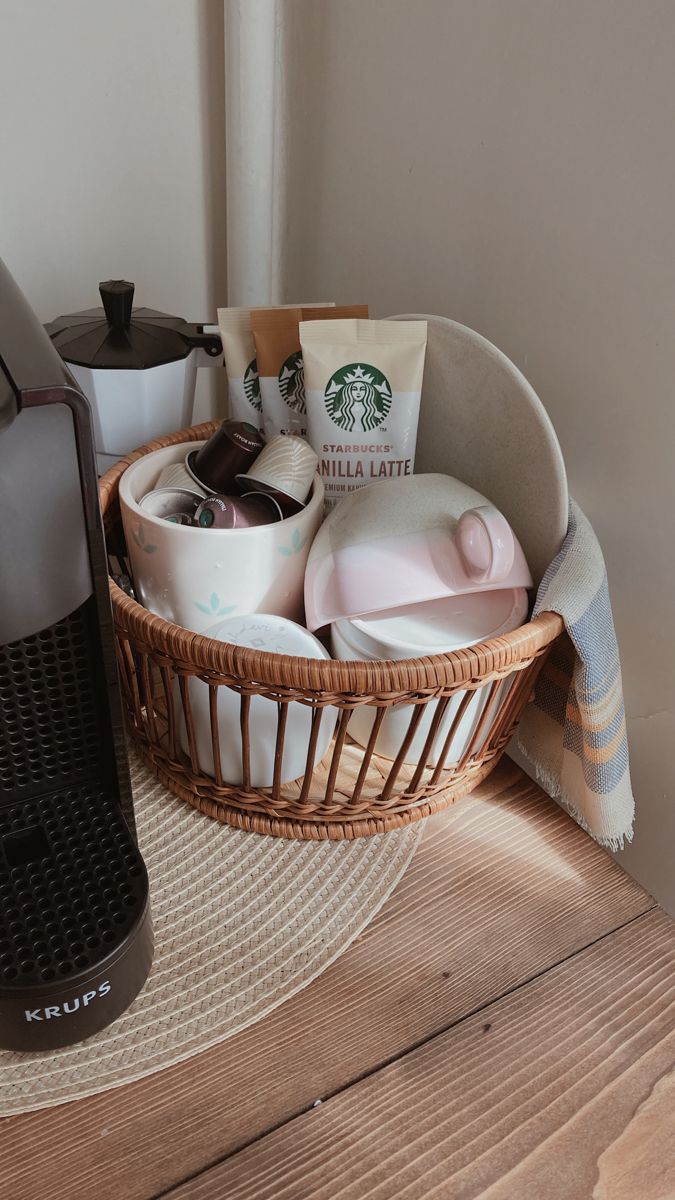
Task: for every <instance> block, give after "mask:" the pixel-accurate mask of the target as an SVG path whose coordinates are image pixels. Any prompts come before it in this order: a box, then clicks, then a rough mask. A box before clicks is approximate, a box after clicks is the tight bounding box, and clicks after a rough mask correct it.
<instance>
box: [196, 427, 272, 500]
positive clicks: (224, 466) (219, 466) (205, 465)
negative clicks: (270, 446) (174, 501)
mask: <svg viewBox="0 0 675 1200" xmlns="http://www.w3.org/2000/svg"><path fill="white" fill-rule="evenodd" d="M263 446H264V441H263V438H262V435H261V434H260V433H259V432H258V430H257V429H256V428H255V426H254V425H249V424H248V422H247V421H223V423H222V425H220V426H219V427H218V429H217V430H216V432H215V433H214V434H212V436H211V437H210V438H209V440H208V442H205V443H204V445H203V446H202V447H201V448H200V449H199V450H190V451H189V452H188V454H187V456H186V459H185V466H186V467H187V470H188V471H189V473H190V475H191V476H192V478H193V479H194V480H195V482H196V483H198V484H199V485H200V486H201V487H202V488H204V490H205V491H207V492H210V493H211V495H227V494H229V493H230V492H232V491H234V487H235V479H236V477H237V475H239V474H241V473H242V472H244V471H247V470H248V468H249V467H250V466H251V465H252V464H253V463H254V462H255V460H256V458H257V457H258V455H259V454H260V451H261V450H262V448H263Z"/></svg>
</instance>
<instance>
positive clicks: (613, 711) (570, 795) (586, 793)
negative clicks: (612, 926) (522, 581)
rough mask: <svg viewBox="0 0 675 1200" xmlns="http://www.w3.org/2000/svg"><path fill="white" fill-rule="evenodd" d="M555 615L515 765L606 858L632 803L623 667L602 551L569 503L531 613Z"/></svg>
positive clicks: (629, 822)
mask: <svg viewBox="0 0 675 1200" xmlns="http://www.w3.org/2000/svg"><path fill="white" fill-rule="evenodd" d="M546 611H549V612H551V611H552V612H557V613H559V614H560V616H561V617H562V618H563V620H564V622H565V629H566V633H565V634H563V636H562V638H560V639H559V641H558V642H557V643H556V645H555V646H554V647H553V650H552V652H551V654H550V655H549V657H548V659H547V661H546V663H545V665H544V668H543V670H542V672H541V674H540V675H539V679H538V681H537V684H536V688H535V695H534V701H533V703H532V704H530V705H528V707H527V708H526V710H525V712H524V714H523V717H522V719H521V722H520V725H519V726H518V729H517V730H516V734H515V739H514V741H515V748H516V750H517V752H518V755H517V756H518V757H519V758H520V761H521V762H523V764H524V765H525V767H526V768H530V769H531V773H533V774H534V776H535V778H536V779H537V781H538V782H539V783H540V784H541V786H542V787H543V788H544V790H545V791H546V792H548V794H549V795H550V796H552V797H553V798H554V799H555V800H557V801H558V803H559V804H561V805H562V806H563V807H564V808H565V809H567V811H568V812H569V813H570V815H571V816H572V817H574V819H575V820H576V821H578V823H579V824H580V825H581V826H582V827H583V828H584V829H586V830H587V831H588V833H590V834H591V836H592V837H594V838H595V840H596V841H597V842H600V844H601V845H602V846H607V847H609V848H610V849H612V850H618V849H620V848H621V847H622V846H623V844H624V842H625V841H630V840H631V838H632V836H633V816H634V802H633V793H632V790H631V782H630V771H629V764H628V742H627V740H626V720H625V713H624V706H623V689H622V686H621V664H620V662H619V649H618V646H617V641H616V634H615V632H614V621H613V619H612V607H611V604H610V599H609V591H608V587H607V573H606V570H605V562H604V559H603V557H602V550H601V549H600V546H599V544H598V540H597V538H596V536H595V533H594V532H593V529H592V527H591V525H590V523H589V521H588V520H587V519H586V517H585V516H584V514H583V513H582V511H581V509H580V508H579V506H578V505H577V504H575V502H574V501H573V500H571V501H570V519H569V526H568V530H567V536H566V538H565V540H564V542H563V545H562V548H561V550H560V553H559V554H558V556H557V557H556V558H555V559H554V560H553V562H552V563H551V565H550V567H549V568H548V570H547V572H546V574H545V575H544V578H543V579H542V581H541V584H540V586H539V591H538V592H537V599H536V602H535V606H534V613H535V615H536V613H538V612H546Z"/></svg>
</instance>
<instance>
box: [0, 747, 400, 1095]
mask: <svg viewBox="0 0 675 1200" xmlns="http://www.w3.org/2000/svg"><path fill="white" fill-rule="evenodd" d="M131 767H132V784H133V790H134V803H135V810H136V821H137V825H138V836H139V842H140V846H141V850H142V852H143V855H144V857H145V861H146V864H147V867H148V872H149V874H150V890H151V897H152V910H153V922H154V929H155V958H154V963H153V967H152V971H151V974H150V978H149V979H148V982H147V983H146V985H145V987H144V989H143V991H142V992H141V994H140V995H139V996H138V997H137V999H136V1000H135V1001H134V1003H133V1004H132V1006H131V1008H129V1009H128V1010H127V1012H126V1013H124V1015H123V1016H121V1017H120V1018H119V1020H117V1021H116V1022H114V1024H113V1025H111V1026H109V1027H108V1028H107V1029H104V1030H102V1031H101V1033H99V1034H96V1036H95V1037H92V1038H90V1039H89V1040H88V1041H86V1042H81V1043H80V1044H79V1045H76V1046H65V1047H63V1048H62V1049H61V1050H55V1051H52V1052H51V1053H45V1054H16V1053H12V1052H10V1051H6V1050H2V1051H0V1115H1V1116H9V1115H11V1114H12V1113H19V1112H27V1111H29V1110H33V1109H37V1108H47V1107H50V1106H52V1105H55V1104H63V1103H65V1102H66V1101H68V1100H77V1099H80V1098H81V1097H83V1096H91V1095H94V1094H95V1093H96V1092H103V1091H106V1090H107V1089H109V1088H114V1087H120V1086H121V1085H122V1084H125V1083H131V1082H132V1081H133V1080H135V1079H141V1078H142V1077H143V1076H145V1075H150V1074H152V1073H153V1072H154V1071H160V1070H162V1068H164V1067H168V1066H171V1065H172V1064H173V1063H177V1062H180V1061H182V1060H183V1059H186V1058H189V1057H191V1056H192V1055H194V1054H199V1053H201V1051H202V1050H206V1049H207V1048H208V1047H209V1046H213V1045H215V1044H216V1043H217V1042H222V1041H224V1040H225V1038H228V1037H231V1036H232V1035H233V1034H234V1033H238V1032H239V1031H240V1030H242V1029H245V1028H246V1027H247V1026H248V1025H252V1024H253V1023H254V1022H255V1021H258V1020H259V1019H260V1018H261V1017H263V1016H264V1015H265V1014H266V1013H268V1012H270V1011H271V1010H272V1009H273V1008H276V1007H277V1006H278V1005H279V1004H281V1003H283V1001H284V1000H288V998H289V997H290V996H292V995H294V994H295V992H298V991H300V989H301V988H303V987H305V985H306V984H308V983H309V982H310V981H311V980H312V979H315V978H316V976H317V975H320V974H321V972H322V971H323V970H325V968H326V967H327V966H328V965H329V964H330V963H331V962H333V961H334V959H336V958H337V957H338V956H339V955H340V954H342V952H343V951H344V950H346V949H347V947H348V946H349V944H350V942H352V941H353V939H354V938H355V937H356V936H357V934H359V933H360V932H361V931H362V930H363V929H364V928H365V926H366V925H367V924H368V922H369V921H370V920H372V918H373V917H374V915H375V913H376V912H377V911H378V909H379V908H381V906H382V904H383V903H384V901H385V900H386V899H387V897H388V896H389V895H390V894H391V892H392V891H393V889H394V888H395V887H396V884H397V883H398V881H399V879H400V878H401V876H402V875H403V872H404V871H405V869H406V867H407V866H408V863H409V862H410V860H411V858H412V856H413V854H414V851H415V847H416V845H417V842H418V840H419V838H420V835H421V831H422V824H417V825H411V826H409V827H408V828H405V829H400V830H395V831H394V832H392V833H385V834H379V835H378V836H376V837H371V838H363V839H360V840H356V841H343V842H295V841H283V840H280V839H279V838H274V837H259V836H258V835H257V834H253V833H244V832H242V831H241V830H237V829H232V828H230V827H229V826H226V825H219V824H217V823H216V822H214V821H211V820H209V818H208V817H205V816H203V815H202V814H201V813H198V812H196V811H195V810H194V809H192V808H190V807H189V806H188V805H186V804H185V803H183V802H182V801H180V800H177V799H176V797H175V796H173V795H172V794H171V793H170V792H168V791H167V790H166V788H165V787H164V785H163V784H161V783H160V782H159V781H158V780H157V778H156V777H155V776H154V775H153V774H152V773H151V772H150V770H149V769H148V768H147V767H146V766H145V765H144V764H143V763H142V762H141V760H140V759H139V758H138V757H137V756H136V755H135V754H134V755H132V758H131Z"/></svg>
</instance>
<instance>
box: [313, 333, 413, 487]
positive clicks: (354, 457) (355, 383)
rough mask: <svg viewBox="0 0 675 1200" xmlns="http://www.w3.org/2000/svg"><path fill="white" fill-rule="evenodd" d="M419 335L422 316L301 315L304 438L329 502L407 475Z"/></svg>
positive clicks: (411, 442) (411, 455) (411, 441)
mask: <svg viewBox="0 0 675 1200" xmlns="http://www.w3.org/2000/svg"><path fill="white" fill-rule="evenodd" d="M426 343H427V323H426V321H359V320H342V321H302V322H301V324H300V345H301V347H302V357H303V363H304V371H305V402H306V405H307V440H308V441H309V443H310V445H311V446H312V447H313V449H314V450H315V452H316V453H317V454H318V456H319V471H320V473H321V476H322V478H323V482H324V486H325V489H326V501H327V505H328V507H331V506H332V505H334V504H336V503H337V501H338V500H340V499H341V498H342V496H344V495H345V493H346V492H351V491H353V490H354V489H355V488H359V487H363V486H364V485H365V484H367V483H373V482H374V481H375V480H376V479H391V478H395V477H397V476H399V475H412V473H413V469H414V465H415V443H416V441H417V420H418V417H419V408H420V396H421V392H422V375H423V373H424V354H425V350H426Z"/></svg>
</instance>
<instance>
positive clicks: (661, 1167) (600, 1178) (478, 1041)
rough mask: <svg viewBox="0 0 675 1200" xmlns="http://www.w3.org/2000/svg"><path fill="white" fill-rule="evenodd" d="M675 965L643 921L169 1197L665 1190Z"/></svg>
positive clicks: (660, 929) (610, 1195) (674, 940)
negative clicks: (674, 967)
mask: <svg viewBox="0 0 675 1200" xmlns="http://www.w3.org/2000/svg"><path fill="white" fill-rule="evenodd" d="M674 964H675V924H674V923H673V922H672V921H671V920H670V918H668V917H666V916H665V915H664V914H663V913H660V912H654V913H650V914H649V915H647V916H644V917H641V918H639V919H638V920H637V921H636V922H634V923H632V924H631V925H628V926H626V927H625V928H624V929H622V930H620V931H619V932H616V933H614V934H611V935H610V936H609V937H607V938H605V939H603V940H602V941H601V942H598V943H596V944H595V945H594V946H592V947H590V948H589V949H588V950H586V951H583V952H582V953H581V954H579V955H578V956H575V957H574V958H572V959H570V960H568V962H566V963H563V964H561V965H560V966H559V967H557V968H553V969H552V970H551V971H549V972H547V974H546V975H545V976H543V977H542V978H540V979H538V980H536V981H535V982H533V983H530V984H528V985H526V986H525V987H524V988H522V989H519V990H518V991H517V992H516V993H514V994H511V995H510V996H507V997H505V998H503V999H502V1000H499V1001H497V1002H496V1003H495V1004H493V1005H491V1006H490V1007H489V1008H487V1009H485V1010H484V1011H483V1012H482V1013H480V1014H477V1015H475V1016H472V1017H469V1018H467V1019H466V1020H465V1021H463V1022H462V1023H461V1024H460V1025H459V1026H456V1027H455V1028H454V1029H452V1030H450V1031H448V1032H447V1033H444V1034H440V1035H439V1036H438V1037H436V1038H434V1039H433V1040H432V1041H431V1042H428V1043H427V1044H426V1045H425V1046H423V1047H421V1048H420V1049H418V1050H416V1051H413V1052H411V1053H410V1054H408V1055H406V1056H405V1057H403V1058H402V1059H400V1060H399V1061H398V1062H396V1063H394V1064H392V1065H391V1066H389V1067H387V1068H385V1069H384V1070H382V1071H379V1072H377V1073H376V1074H375V1075H374V1076H371V1077H370V1078H369V1079H366V1080H363V1081H362V1082H361V1083H358V1084H355V1085H354V1086H353V1087H350V1088H349V1089H347V1090H346V1091H344V1092H342V1093H341V1094H340V1095H339V1096H336V1097H335V1098H334V1099H333V1100H331V1101H329V1102H328V1103H326V1104H323V1105H321V1107H320V1108H317V1109H315V1110H313V1111H312V1112H310V1113H306V1114H304V1115H303V1116H301V1117H298V1118H297V1119H296V1120H294V1121H291V1122H289V1123H288V1124H287V1125H285V1126H284V1127H283V1128H281V1129H279V1130H278V1131H277V1132H275V1133H272V1134H270V1135H269V1136H267V1137H266V1138H264V1139H263V1140H262V1141H259V1142H257V1143H256V1144H255V1145H253V1146H249V1147H248V1148H247V1149H245V1150H243V1151H241V1152H240V1153H239V1154H237V1155H234V1156H233V1157H231V1158H229V1159H228V1160H227V1161H226V1162H224V1163H222V1164H220V1165H219V1166H217V1167H214V1168H212V1169H211V1170H210V1171H207V1172H205V1173H204V1174H202V1175H201V1176H200V1177H198V1178H197V1179H195V1180H193V1181H191V1182H189V1183H186V1184H184V1185H183V1186H180V1187H178V1188H176V1189H175V1190H174V1191H172V1192H170V1193H169V1197H168V1200H216V1197H218V1198H220V1197H224V1196H227V1198H228V1200H336V1197H338V1196H339V1197H340V1200H391V1198H392V1197H396V1198H397V1200H433V1198H440V1197H452V1200H476V1198H477V1197H481V1200H521V1198H522V1197H526V1196H527V1197H529V1196H532V1197H555V1200H585V1198H590V1197H593V1200H621V1198H623V1200H667V1198H668V1197H672V1196H674V1195H675V1146H674V1145H673V1141H672V1133H673V1127H674V1123H673V1115H672V1099H673V1095H674V1094H675V1087H674V1086H673V1074H672V1072H673V1065H674V1064H675V1031H674V1030H673V1015H674V1012H675V974H674V972H673V966H674ZM645 1133H646V1134H647V1140H646V1141H643V1140H642V1137H643V1135H644V1134H645ZM669 1134H670V1135H671V1136H670V1138H669V1136H668V1135H669ZM636 1150H637V1154H638V1156H639V1157H638V1158H637V1160H636V1159H635V1158H634V1155H635V1153H636Z"/></svg>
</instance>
